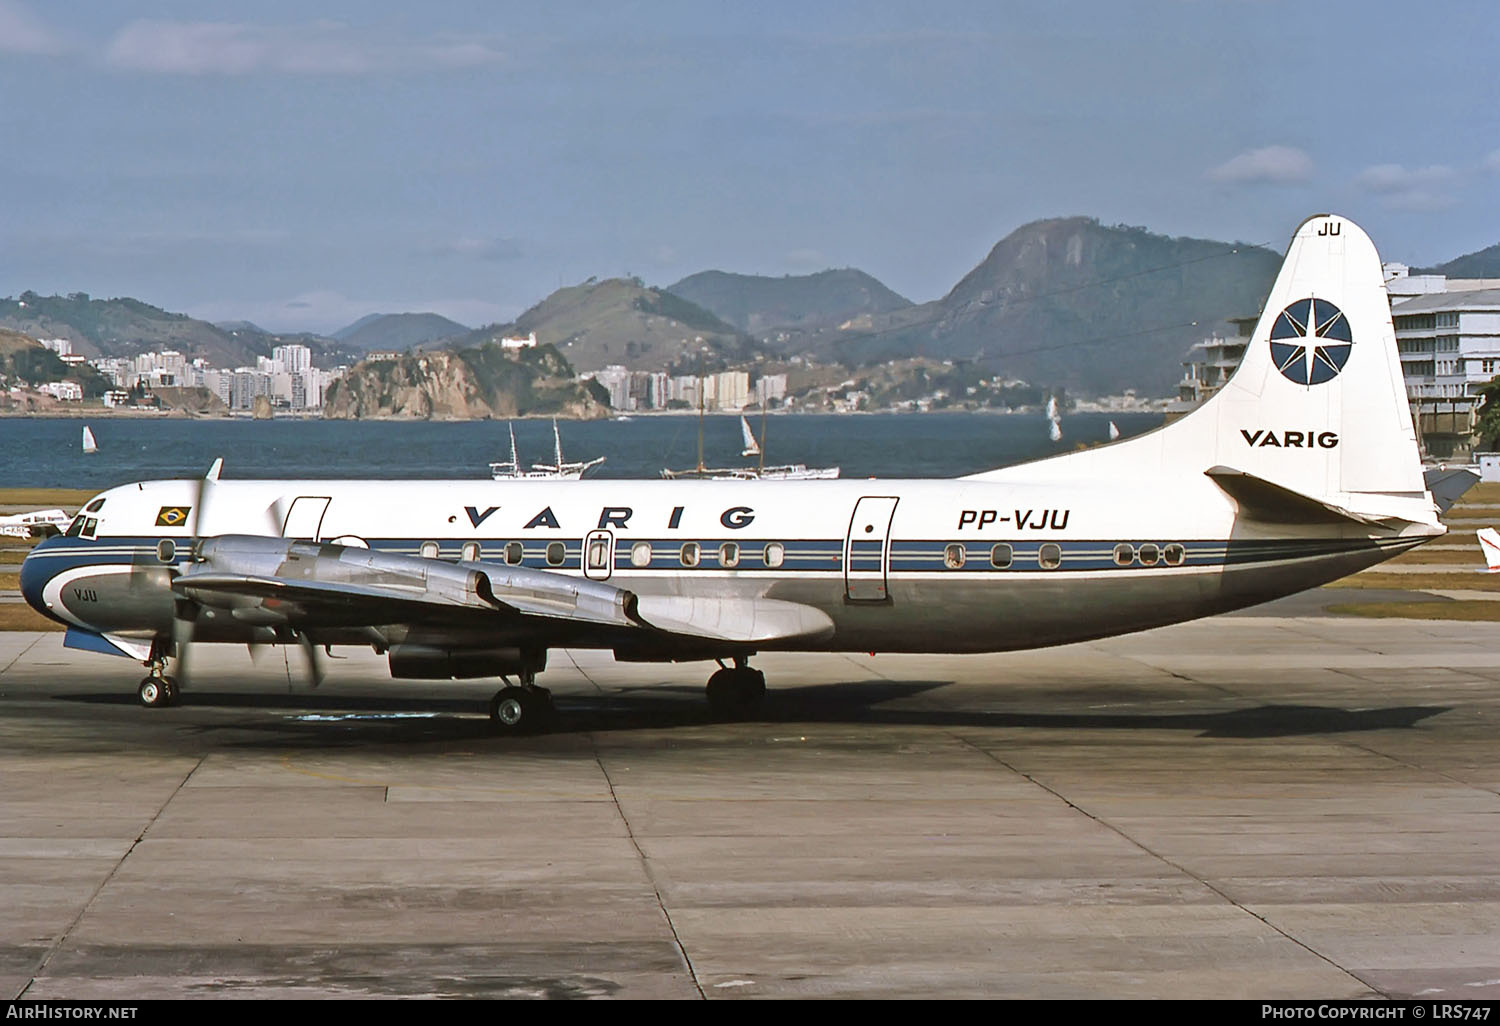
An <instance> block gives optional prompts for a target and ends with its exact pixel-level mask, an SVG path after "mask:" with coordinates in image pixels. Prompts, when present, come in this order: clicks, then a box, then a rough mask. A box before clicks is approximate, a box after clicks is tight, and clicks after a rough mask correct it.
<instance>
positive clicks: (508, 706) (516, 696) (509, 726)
mask: <svg viewBox="0 0 1500 1026" xmlns="http://www.w3.org/2000/svg"><path fill="white" fill-rule="evenodd" d="M530 705H531V703H530V702H529V701H527V695H526V690H525V689H524V688H501V689H500V690H499V691H496V692H495V696H494V697H493V698H491V699H490V719H491V720H492V721H494V724H495V726H497V727H499V728H501V729H502V730H506V731H509V732H512V733H520V731H521V729H522V727H523V726H525V725H526V721H527V715H526V714H527V713H528V712H530V711H531V710H530V708H529V707H530Z"/></svg>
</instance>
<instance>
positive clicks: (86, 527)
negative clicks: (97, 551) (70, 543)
mask: <svg viewBox="0 0 1500 1026" xmlns="http://www.w3.org/2000/svg"><path fill="white" fill-rule="evenodd" d="M98 527H99V521H97V520H95V519H94V518H93V517H89V518H88V519H87V520H85V521H84V523H83V536H84V537H85V538H92V537H93V536H94V532H95V531H96V530H97V529H98Z"/></svg>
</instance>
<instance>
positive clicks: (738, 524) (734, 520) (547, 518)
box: [448, 506, 755, 531]
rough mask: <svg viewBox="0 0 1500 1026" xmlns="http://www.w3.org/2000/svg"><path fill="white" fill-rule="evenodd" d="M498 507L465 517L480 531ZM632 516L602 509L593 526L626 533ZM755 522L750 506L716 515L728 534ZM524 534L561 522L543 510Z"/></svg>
mask: <svg viewBox="0 0 1500 1026" xmlns="http://www.w3.org/2000/svg"><path fill="white" fill-rule="evenodd" d="M499 510H500V507H499V506H487V507H486V508H484V509H482V510H481V509H480V508H479V507H478V506H465V507H464V515H465V516H467V517H468V518H469V523H470V524H472V525H473V526H474V527H479V526H480V525H481V524H483V523H484V522H485V521H486V520H488V519H489V518H490V517H491V516H493V515H494V514H495V513H497V512H499ZM686 511H687V507H686V506H673V507H672V512H671V514H670V515H669V516H668V517H667V523H666V528H667V530H669V531H675V530H677V529H678V528H680V527H681V526H682V515H683V513H685V512H686ZM634 516H635V510H634V509H632V508H631V507H629V506H605V507H603V508H602V509H600V510H599V521H598V523H597V524H595V525H594V529H595V530H598V531H605V530H617V531H623V530H627V529H629V527H630V526H631V525H630V519H631V518H632V517H634ZM448 522H449V523H450V524H453V523H457V522H458V517H456V516H453V517H449V518H448ZM754 522H755V510H754V509H753V508H751V507H750V506H730V507H729V508H728V509H726V510H725V511H724V512H722V513H720V514H719V523H720V524H722V525H723V526H724V527H727V528H729V529H730V530H731V531H737V530H740V529H741V528H745V527H749V526H750V525H751V524H753V523H754ZM637 526H638V527H639V526H643V525H639V524H638V525H637ZM521 530H523V531H536V530H553V531H560V530H562V521H560V520H559V519H558V516H557V514H556V513H554V512H553V511H552V507H551V506H545V507H543V508H542V509H541V510H539V511H538V512H537V513H536V515H535V516H533V517H531V518H530V519H529V520H527V521H526V523H525V524H524V525H522V527H521Z"/></svg>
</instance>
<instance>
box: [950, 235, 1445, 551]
mask: <svg viewBox="0 0 1500 1026" xmlns="http://www.w3.org/2000/svg"><path fill="white" fill-rule="evenodd" d="M1194 468H1196V470H1197V471H1198V472H1200V473H1204V474H1207V475H1208V476H1209V477H1210V478H1211V479H1212V480H1213V481H1214V483H1215V484H1217V485H1218V486H1219V487H1220V488H1221V489H1222V490H1223V491H1225V492H1226V493H1228V494H1229V495H1230V496H1231V497H1232V498H1233V499H1234V500H1235V501H1236V502H1237V503H1238V504H1239V506H1240V508H1241V509H1242V510H1244V511H1245V512H1247V513H1249V514H1251V515H1255V516H1257V517H1259V518H1260V519H1269V520H1288V521H1294V522H1305V521H1307V520H1309V519H1312V520H1319V519H1330V518H1331V519H1335V520H1337V519H1351V520H1354V521H1358V522H1381V523H1387V524H1391V525H1392V526H1394V522H1395V521H1404V522H1419V523H1426V524H1430V525H1432V526H1434V527H1435V526H1436V525H1437V521H1436V510H1435V508H1434V506H1433V501H1432V498H1431V496H1430V495H1429V494H1428V493H1427V491H1426V488H1425V486H1424V483H1423V479H1422V467H1421V462H1420V458H1419V456H1418V451H1417V439H1416V432H1415V429H1414V427H1413V424H1412V420H1411V413H1410V409H1409V406H1408V403H1407V398H1406V389H1405V384H1404V382H1403V380H1402V374H1401V362H1400V359H1399V357H1398V355H1397V351H1396V334H1395V329H1394V327H1393V325H1392V323H1391V310H1390V301H1389V298H1388V297H1387V294H1386V289H1385V281H1384V277H1383V274H1382V271H1381V266H1380V257H1379V256H1378V254H1377V253H1376V252H1375V246H1374V244H1373V243H1371V241H1370V238H1369V236H1367V235H1366V234H1365V233H1364V232H1363V231H1362V230H1361V229H1360V228H1359V227H1358V226H1357V225H1355V224H1354V223H1353V222H1352V221H1350V220H1348V219H1347V218H1343V217H1339V216H1335V215H1331V214H1320V215H1318V216H1316V217H1311V218H1308V219H1307V220H1306V221H1304V222H1303V223H1302V224H1301V225H1300V226H1299V227H1298V229H1297V231H1296V234H1295V235H1294V236H1293V238H1292V242H1291V246H1290V247H1289V248H1288V250H1287V254H1286V259H1285V261H1284V262H1283V264H1282V267H1281V272H1280V274H1278V275H1277V278H1276V283H1275V285H1274V286H1273V287H1272V289H1271V294H1270V296H1269V298H1268V299H1267V301H1266V305H1265V309H1264V311H1263V312H1262V314H1261V317H1260V321H1259V323H1258V324H1257V325H1256V327H1255V331H1254V333H1253V334H1252V335H1251V339H1250V344H1249V345H1248V347H1247V348H1246V350H1245V355H1244V358H1243V359H1242V360H1241V362H1240V365H1239V368H1238V369H1237V370H1236V371H1235V372H1234V374H1233V376H1232V377H1231V378H1230V379H1229V381H1228V382H1227V383H1226V384H1225V385H1224V387H1223V388H1221V389H1220V390H1219V391H1218V392H1217V393H1216V394H1215V395H1214V396H1213V397H1212V398H1210V399H1209V400H1208V401H1206V402H1205V403H1204V404H1203V405H1202V406H1200V407H1199V408H1198V409H1196V410H1194V411H1193V412H1192V413H1190V414H1188V415H1187V416H1185V417H1183V418H1181V419H1180V420H1177V421H1174V422H1172V423H1170V424H1167V425H1165V426H1164V427H1162V428H1160V429H1158V430H1156V431H1153V432H1149V433H1147V434H1145V435H1141V436H1138V437H1136V438H1133V439H1130V440H1128V441H1126V442H1122V443H1119V444H1116V445H1112V446H1108V447H1105V448H1101V449H1097V450H1088V451H1084V452H1079V453H1070V454H1067V455H1064V456H1059V457H1055V458H1053V459H1050V460H1044V461H1041V462H1039V463H1033V464H1029V465H1027V466H1026V468H1025V470H1024V471H1022V472H1021V474H1020V475H1018V476H1024V477H1026V478H1027V479H1029V480H1036V479H1039V478H1043V479H1044V478H1046V477H1048V476H1050V474H1051V473H1056V474H1057V475H1058V476H1060V477H1061V476H1068V477H1072V476H1075V475H1078V474H1088V475H1094V476H1096V477H1098V478H1100V479H1110V478H1126V479H1134V480H1137V481H1141V480H1154V479H1156V478H1158V477H1159V476H1161V475H1162V474H1164V473H1172V474H1181V473H1183V472H1191V471H1192V470H1193V469H1194ZM1011 473H1012V472H1011V469H1010V468H1007V469H1005V470H998V471H990V472H988V473H985V474H979V475H975V476H976V477H978V478H981V479H995V480H1001V479H1005V478H1007V477H1010V476H1011Z"/></svg>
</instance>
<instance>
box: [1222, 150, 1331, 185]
mask: <svg viewBox="0 0 1500 1026" xmlns="http://www.w3.org/2000/svg"><path fill="white" fill-rule="evenodd" d="M1312 173H1313V162H1312V158H1311V157H1309V156H1308V155H1307V154H1306V153H1304V152H1303V151H1301V150H1299V149H1297V148H1296V147H1295V146H1262V147H1261V148H1260V149H1258V150H1247V151H1246V152H1244V153H1241V154H1240V155H1239V156H1237V157H1232V158H1230V159H1229V160H1227V161H1225V162H1224V163H1222V164H1220V165H1219V166H1218V167H1216V168H1213V169H1212V170H1211V171H1209V172H1208V178H1209V180H1210V181H1214V182H1224V183H1227V184H1229V185H1293V184H1296V183H1298V182H1305V181H1307V180H1308V179H1310V178H1312Z"/></svg>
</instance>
